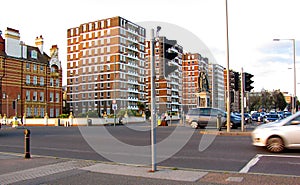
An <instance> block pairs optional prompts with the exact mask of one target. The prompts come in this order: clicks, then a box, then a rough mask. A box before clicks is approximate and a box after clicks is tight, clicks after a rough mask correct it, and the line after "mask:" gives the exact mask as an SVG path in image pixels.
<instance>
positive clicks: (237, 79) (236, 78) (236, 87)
mask: <svg viewBox="0 0 300 185" xmlns="http://www.w3.org/2000/svg"><path fill="white" fill-rule="evenodd" d="M239 89H240V74H239V73H238V72H234V90H235V91H238V90H239Z"/></svg>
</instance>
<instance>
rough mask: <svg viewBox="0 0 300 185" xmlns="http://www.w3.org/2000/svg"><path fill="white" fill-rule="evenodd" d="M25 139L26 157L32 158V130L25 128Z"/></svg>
mask: <svg viewBox="0 0 300 185" xmlns="http://www.w3.org/2000/svg"><path fill="white" fill-rule="evenodd" d="M24 134H25V140H24V145H25V146H24V149H25V156H24V158H25V159H29V158H30V130H28V129H26V130H24Z"/></svg>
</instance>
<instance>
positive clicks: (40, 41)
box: [35, 35, 44, 54]
mask: <svg viewBox="0 0 300 185" xmlns="http://www.w3.org/2000/svg"><path fill="white" fill-rule="evenodd" d="M43 45H44V39H43V36H42V35H40V37H36V38H35V46H36V47H38V48H39V50H40V52H41V53H42V54H44V51H43Z"/></svg>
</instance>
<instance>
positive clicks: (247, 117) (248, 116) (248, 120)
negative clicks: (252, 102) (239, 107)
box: [244, 113, 252, 123]
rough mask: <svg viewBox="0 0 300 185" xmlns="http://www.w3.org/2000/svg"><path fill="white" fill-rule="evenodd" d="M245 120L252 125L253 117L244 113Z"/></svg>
mask: <svg viewBox="0 0 300 185" xmlns="http://www.w3.org/2000/svg"><path fill="white" fill-rule="evenodd" d="M244 118H245V122H246V123H252V117H251V115H250V114H249V113H244Z"/></svg>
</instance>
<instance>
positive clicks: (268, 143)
mask: <svg viewBox="0 0 300 185" xmlns="http://www.w3.org/2000/svg"><path fill="white" fill-rule="evenodd" d="M299 136H300V111H299V112H297V113H296V114H293V115H291V116H289V117H286V118H284V119H281V120H278V121H276V122H270V123H266V124H262V125H259V126H257V127H256V128H255V129H254V130H253V132H252V144H253V145H254V146H261V147H266V149H267V150H268V151H270V152H282V151H283V150H284V149H285V148H299V149H300V137H299Z"/></svg>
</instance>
